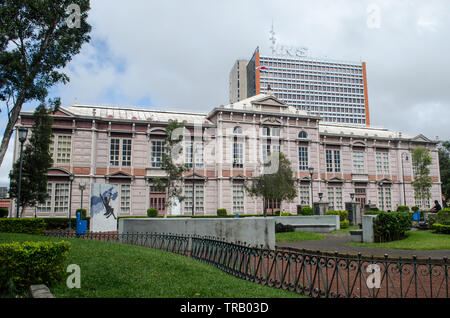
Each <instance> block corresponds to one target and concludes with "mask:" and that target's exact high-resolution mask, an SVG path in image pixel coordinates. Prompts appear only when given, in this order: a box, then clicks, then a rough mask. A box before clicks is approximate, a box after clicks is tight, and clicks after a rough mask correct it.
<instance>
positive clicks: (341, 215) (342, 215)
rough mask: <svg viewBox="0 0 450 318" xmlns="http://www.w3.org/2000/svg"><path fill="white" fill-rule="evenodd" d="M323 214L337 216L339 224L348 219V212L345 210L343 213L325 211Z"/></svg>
mask: <svg viewBox="0 0 450 318" xmlns="http://www.w3.org/2000/svg"><path fill="white" fill-rule="evenodd" d="M325 214H326V215H339V220H340V221H341V222H342V221H345V220H347V219H348V211H347V210H343V211H339V210H336V211H333V210H329V211H327V212H326V213H325Z"/></svg>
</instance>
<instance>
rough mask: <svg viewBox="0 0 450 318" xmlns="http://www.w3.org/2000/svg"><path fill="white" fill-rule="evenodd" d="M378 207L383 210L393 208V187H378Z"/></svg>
mask: <svg viewBox="0 0 450 318" xmlns="http://www.w3.org/2000/svg"><path fill="white" fill-rule="evenodd" d="M378 207H379V209H380V210H382V211H388V210H392V197H391V188H389V187H378Z"/></svg>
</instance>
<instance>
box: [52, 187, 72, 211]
mask: <svg viewBox="0 0 450 318" xmlns="http://www.w3.org/2000/svg"><path fill="white" fill-rule="evenodd" d="M54 211H55V213H68V212H69V184H68V183H55V201H54Z"/></svg>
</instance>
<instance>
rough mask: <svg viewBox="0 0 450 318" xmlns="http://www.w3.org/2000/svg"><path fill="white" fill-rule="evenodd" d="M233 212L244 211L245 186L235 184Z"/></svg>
mask: <svg viewBox="0 0 450 318" xmlns="http://www.w3.org/2000/svg"><path fill="white" fill-rule="evenodd" d="M233 213H240V214H242V213H244V186H243V185H241V184H235V185H233Z"/></svg>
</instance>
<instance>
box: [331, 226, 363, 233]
mask: <svg viewBox="0 0 450 318" xmlns="http://www.w3.org/2000/svg"><path fill="white" fill-rule="evenodd" d="M351 230H359V226H358V225H354V226H349V227H348V228H346V229H340V230H334V231H332V232H331V233H332V234H340V233H350V231H351Z"/></svg>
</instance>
